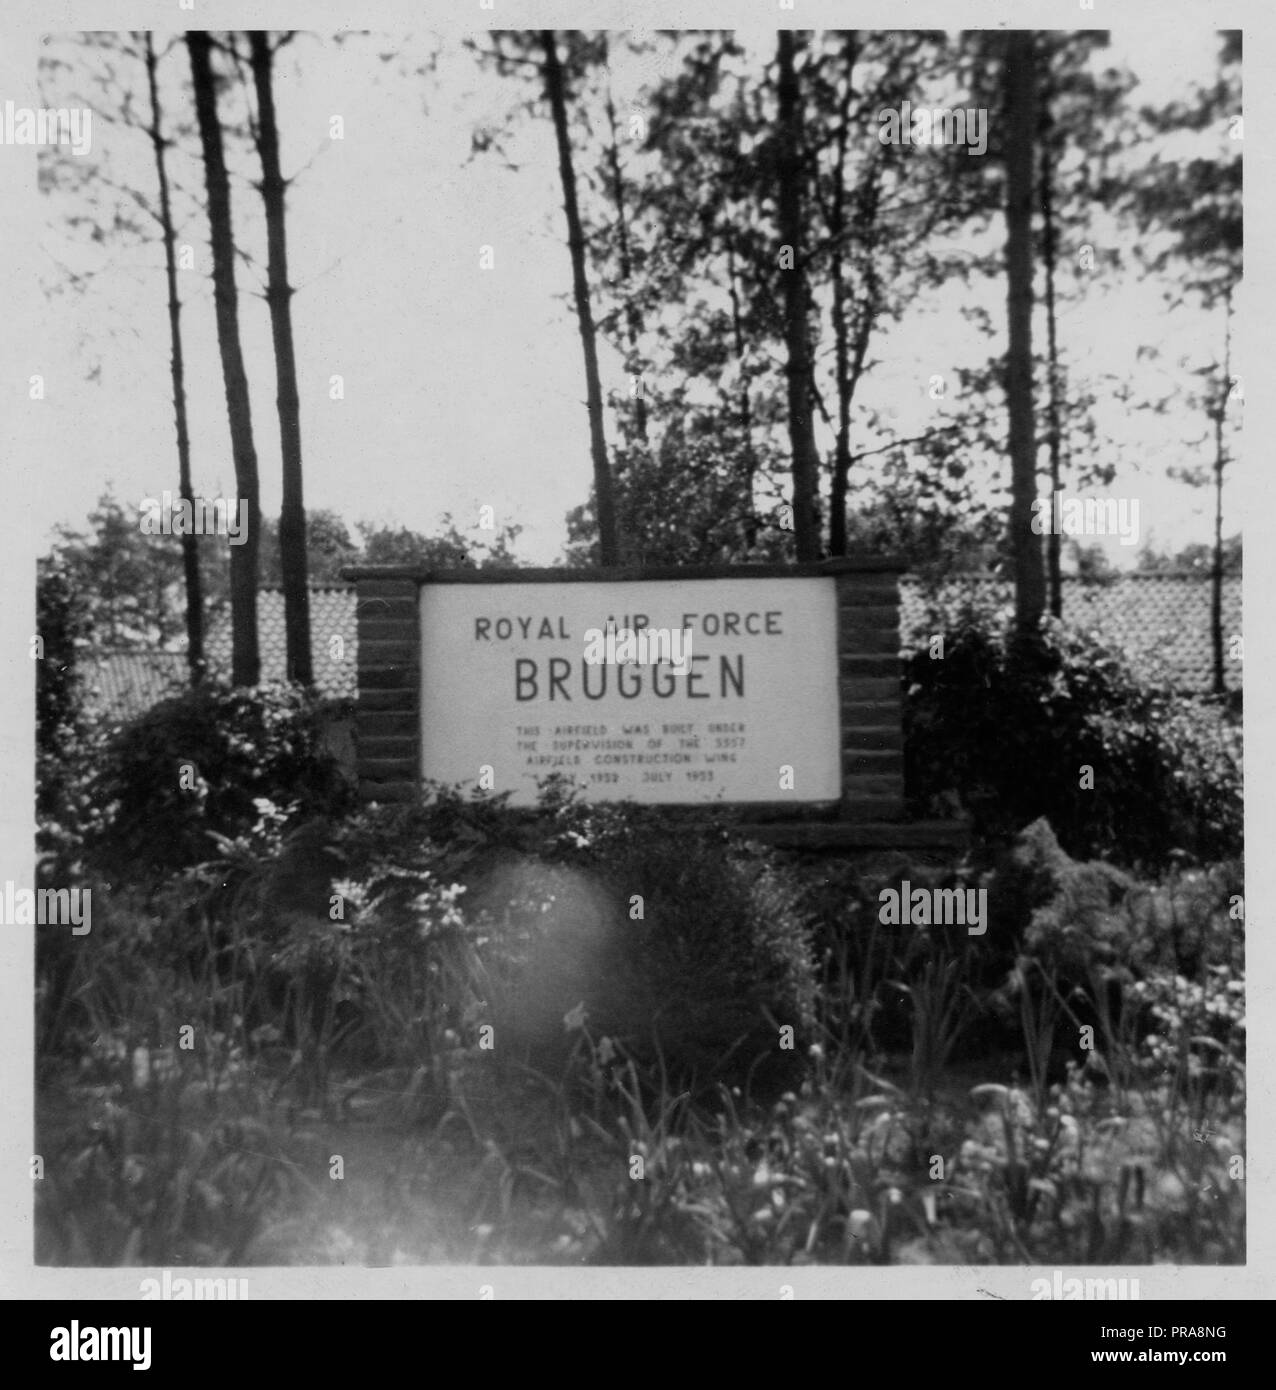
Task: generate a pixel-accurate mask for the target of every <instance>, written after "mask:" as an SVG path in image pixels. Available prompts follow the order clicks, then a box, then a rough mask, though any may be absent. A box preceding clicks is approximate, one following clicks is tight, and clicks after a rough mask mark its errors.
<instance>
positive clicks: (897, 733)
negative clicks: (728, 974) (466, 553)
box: [343, 559, 960, 847]
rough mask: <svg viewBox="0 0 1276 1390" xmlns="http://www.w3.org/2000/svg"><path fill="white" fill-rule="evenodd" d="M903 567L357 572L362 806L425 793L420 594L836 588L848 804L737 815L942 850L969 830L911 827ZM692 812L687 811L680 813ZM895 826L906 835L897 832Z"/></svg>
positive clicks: (792, 831) (788, 827)
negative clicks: (749, 585)
mask: <svg viewBox="0 0 1276 1390" xmlns="http://www.w3.org/2000/svg"><path fill="white" fill-rule="evenodd" d="M902 570H903V566H902V564H900V563H899V562H897V561H895V560H893V559H872V560H824V561H819V562H816V563H813V564H802V565H796V564H795V565H701V566H679V567H676V568H670V567H663V566H652V567H641V568H639V567H616V568H613V569H606V570H602V569H580V570H563V569H513V570H469V569H431V568H426V567H418V566H368V567H365V566H356V567H352V568H350V569H348V570H346V571H344V574H343V577H344V578H346V579H348V580H350V581H352V582H353V583H354V584H355V586H356V594H357V607H356V617H357V623H358V678H359V699H358V704H357V708H356V737H357V747H358V777H359V791H360V796H361V798H362V799H363V800H365V801H376V802H380V803H388V802H403V801H409V800H411V799H412V798H413V797H414V796H415V795H416V794H417V791H418V788H419V785H420V758H421V739H420V722H419V721H420V696H421V671H422V662H423V660H424V661H428V660H429V653H428V652H425V653H422V651H421V626H420V611H419V607H420V595H421V590H422V587H423V586H424V585H426V584H545V583H553V584H572V583H617V582H619V583H624V582H630V581H632V582H639V581H652V580H702V579H755V580H766V579H789V578H832V579H833V581H834V584H835V589H836V595H837V634H836V637H837V654H838V670H839V685H840V701H839V709H840V728H841V757H842V779H841V796H840V799H838V800H836V801H830V802H821V803H815V804H811V803H807V804H804V805H801V806H795V805H794V804H793V803H791V802H782V801H775V802H752V803H748V804H747V805H743V806H737V809H738V810H740V811H741V812H743V813H744V815H745V817H746V818H747V820H748V822H749V823H750V825H751V828H754V829H757V830H758V831H759V833H760V834H761V835H762V836H764V837H765V838H767V839H769V840H773V841H776V842H779V843H792V844H797V845H803V846H811V847H817V846H819V845H821V844H825V843H827V844H830V845H834V844H843V845H849V844H851V843H855V842H858V841H863V843H865V844H879V845H880V844H885V843H887V842H889V841H891V840H892V839H895V838H897V839H898V843H899V844H900V845H903V844H906V843H910V842H912V841H913V840H918V841H921V842H925V843H933V844H939V843H941V842H948V841H951V840H954V839H955V838H958V837H959V833H960V827H952V826H946V825H939V824H929V823H927V824H925V825H922V824H913V825H911V826H910V825H907V824H906V823H905V821H904V734H903V698H902V689H901V682H900V657H899V577H900V574H901V573H902ZM678 809H679V810H680V811H683V812H686V811H687V809H688V808H686V807H680V808H678ZM893 828H897V830H898V835H897V836H896V834H895V830H894V829H893Z"/></svg>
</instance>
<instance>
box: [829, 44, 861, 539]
mask: <svg viewBox="0 0 1276 1390" xmlns="http://www.w3.org/2000/svg"><path fill="white" fill-rule="evenodd" d="M845 51H846V92H845V94H844V95H843V97H842V100H841V103H840V104H839V108H838V122H837V160H836V163H835V166H834V171H835V172H834V179H835V182H834V185H833V210H832V217H831V218H830V223H831V225H830V227H829V232H830V233H831V235H832V239H833V255H832V261H831V272H832V276H833V343H834V375H835V376H836V378H837V444H836V448H835V450H834V454H833V485H832V489H831V492H830V501H829V507H830V510H829V554H830V555H845V554H846V492H847V485H848V482H849V479H850V472H851V392H852V389H853V388H852V386H851V348H850V324H849V322H848V321H847V305H846V285H845V283H844V281H843V274H844V263H845V251H846V245H845V241H846V147H847V140H848V136H849V134H850V123H851V97H852V94H853V87H852V78H853V76H854V73H855V59H856V57H857V56H858V51H859V45H858V41H857V39H856V36H855V34H854V33H850V34H848V35H847V36H846V50H845Z"/></svg>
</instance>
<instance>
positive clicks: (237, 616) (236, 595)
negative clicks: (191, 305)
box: [186, 29, 261, 685]
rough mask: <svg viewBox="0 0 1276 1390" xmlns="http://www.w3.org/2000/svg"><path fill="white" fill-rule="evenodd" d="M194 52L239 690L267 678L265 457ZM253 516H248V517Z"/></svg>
mask: <svg viewBox="0 0 1276 1390" xmlns="http://www.w3.org/2000/svg"><path fill="white" fill-rule="evenodd" d="M186 47H187V50H188V51H189V53H190V60H191V81H192V83H193V85H194V88H195V111H196V114H197V116H198V117H199V138H200V144H201V146H202V148H203V152H204V183H205V186H206V188H207V193H208V225H209V232H210V241H211V244H212V252H213V302H214V304H215V305H216V309H217V342H218V346H219V348H220V349H221V359H222V380H223V382H224V384H225V388H226V415H227V418H228V420H229V423H230V447H231V456H232V458H233V459H234V463H235V486H236V490H237V492H238V494H239V501H240V507H241V512H240V524H241V525H246V531H245V534H244V539H243V541H242V543H239V544H236V545H232V546H231V547H230V616H231V632H232V654H231V679H232V680H233V681H234V683H235V684H236V685H256V684H257V683H258V681H259V680H260V678H261V657H260V653H259V651H258V645H257V548H258V545H259V544H260V538H261V499H260V496H259V493H258V484H257V450H256V448H255V447H254V446H253V416H252V405H251V402H250V400H249V395H248V376H247V374H246V373H245V371H244V354H243V349H242V348H241V347H240V343H239V309H238V298H237V294H236V290H235V240H234V232H233V229H232V225H231V215H230V180H229V179H228V178H227V176H226V156H225V152H224V151H223V149H222V128H221V123H220V121H219V120H218V118H217V91H216V88H215V86H214V84H213V65H212V59H211V56H210V55H211V48H212V41H211V39H210V37H209V35H208V34H206V33H204V32H203V31H202V30H199V29H190V30H188V31H187V34H186ZM245 513H246V515H245Z"/></svg>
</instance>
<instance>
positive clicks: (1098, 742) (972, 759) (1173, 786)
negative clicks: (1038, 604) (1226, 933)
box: [905, 613, 1243, 866]
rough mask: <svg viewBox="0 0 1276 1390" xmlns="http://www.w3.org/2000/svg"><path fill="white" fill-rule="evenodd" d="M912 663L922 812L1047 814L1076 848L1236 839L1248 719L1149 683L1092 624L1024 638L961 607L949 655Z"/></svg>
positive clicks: (995, 827) (1146, 852)
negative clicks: (1240, 720)
mask: <svg viewBox="0 0 1276 1390" xmlns="http://www.w3.org/2000/svg"><path fill="white" fill-rule="evenodd" d="M935 630H936V631H940V630H941V629H939V628H936V629H935ZM905 675H906V688H907V697H906V701H905V750H906V752H905V759H906V766H905V776H906V779H907V784H908V789H909V796H910V800H911V801H912V804H913V809H914V811H915V812H916V813H917V814H920V815H936V814H944V813H945V812H946V811H949V810H951V809H952V807H953V806H954V805H956V806H958V807H960V808H961V809H963V810H965V811H967V812H969V814H970V815H971V817H972V820H973V826H972V828H973V830H974V832H975V834H976V835H977V836H980V837H982V838H985V839H988V840H991V841H993V842H1001V843H1005V842H1007V841H1008V840H1009V839H1010V838H1011V837H1012V836H1013V835H1015V834H1016V833H1017V832H1018V831H1019V830H1020V829H1022V827H1023V826H1025V825H1027V824H1029V823H1030V822H1032V821H1034V820H1036V819H1038V818H1039V817H1042V816H1044V817H1045V818H1046V819H1048V820H1049V822H1050V824H1051V825H1052V826H1053V827H1054V830H1055V831H1056V833H1057V834H1058V836H1059V840H1060V842H1061V843H1062V845H1063V846H1064V847H1065V848H1066V849H1067V851H1068V853H1069V854H1072V855H1074V856H1076V857H1079V858H1099V857H1104V858H1116V859H1120V860H1121V861H1123V862H1125V863H1128V864H1130V865H1135V864H1139V863H1143V864H1146V865H1149V866H1161V865H1165V864H1168V863H1169V862H1171V861H1172V859H1173V857H1174V855H1175V852H1176V851H1177V852H1180V853H1182V852H1186V853H1188V854H1190V855H1193V856H1195V857H1196V858H1198V859H1200V860H1208V859H1218V858H1224V857H1228V856H1230V855H1234V854H1236V853H1237V852H1238V849H1239V846H1240V843H1241V837H1242V812H1243V807H1242V800H1241V753H1240V733H1239V730H1238V729H1237V728H1235V727H1234V726H1233V725H1231V724H1230V723H1229V722H1228V721H1227V719H1226V718H1225V716H1223V714H1222V712H1221V711H1218V710H1216V709H1215V708H1213V707H1212V706H1208V705H1206V704H1204V703H1203V702H1192V701H1190V700H1187V699H1186V698H1184V697H1181V696H1177V695H1175V694H1173V693H1171V692H1168V691H1164V690H1159V689H1156V688H1153V687H1151V686H1149V685H1146V684H1144V683H1143V682H1141V681H1140V680H1138V679H1137V678H1136V677H1135V676H1134V675H1133V674H1132V673H1131V672H1130V671H1129V669H1128V668H1127V666H1126V665H1125V663H1124V661H1123V660H1122V658H1121V657H1120V656H1119V655H1118V654H1117V653H1115V652H1113V651H1111V650H1109V649H1107V648H1105V647H1103V646H1101V645H1100V644H1099V643H1097V642H1096V641H1095V640H1094V639H1093V638H1092V637H1090V636H1088V635H1085V634H1079V633H1076V632H1074V631H1071V630H1069V629H1066V628H1060V627H1059V626H1058V625H1055V624H1047V625H1046V626H1045V627H1044V628H1043V632H1042V635H1041V640H1040V641H1039V642H1032V643H1019V642H1016V641H1014V640H1013V637H1012V630H1011V629H1010V628H1009V627H1008V626H1000V625H998V623H997V621H996V620H993V619H990V618H988V617H986V616H981V615H977V614H974V613H964V614H959V615H957V616H956V617H955V618H954V619H953V620H952V622H951V623H950V624H949V626H948V628H947V630H946V631H945V632H944V657H943V659H942V660H932V659H931V657H930V655H929V653H928V652H918V653H915V654H913V655H912V656H911V657H909V658H908V659H907V661H906V663H905ZM1085 767H1089V768H1091V769H1092V770H1093V785H1092V786H1090V785H1088V783H1089V779H1088V778H1083V772H1082V770H1083V768H1085ZM1083 781H1085V782H1086V783H1087V785H1084V786H1083Z"/></svg>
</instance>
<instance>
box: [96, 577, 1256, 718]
mask: <svg viewBox="0 0 1276 1390" xmlns="http://www.w3.org/2000/svg"><path fill="white" fill-rule="evenodd" d="M1013 592H1014V591H1013V586H1012V585H1011V583H1010V581H1009V580H1005V579H999V578H995V577H990V576H985V575H975V576H970V577H963V578H955V579H949V580H946V581H945V582H944V584H943V585H942V586H941V587H940V590H939V593H940V597H941V599H942V601H943V602H944V603H945V604H946V605H947V604H951V603H952V602H954V601H955V600H957V599H959V598H960V597H961V596H962V595H969V596H970V597H971V598H972V599H973V600H974V602H975V603H976V604H977V605H978V606H979V607H980V608H995V607H998V606H1002V605H1006V606H1009V605H1010V604H1011V603H1012V601H1013ZM926 593H927V591H926V589H925V587H924V585H923V582H922V581H921V580H920V579H918V578H917V577H916V576H915V575H911V574H907V575H904V576H903V578H902V580H901V583H900V643H901V646H902V647H903V649H904V650H905V651H910V650H913V649H914V648H915V647H916V646H919V645H920V644H921V642H922V640H923V639H924V638H925V637H926V636H927V635H928V634H927V632H926V630H925V626H924V623H923V618H924V615H925V611H926ZM1240 609H1241V580H1240V576H1239V575H1228V576H1226V577H1225V578H1224V580H1223V631H1224V634H1225V635H1226V636H1227V637H1229V638H1230V637H1231V636H1232V635H1237V636H1239V635H1240V632H1241V626H1240V621H1241V612H1240ZM1063 617H1064V622H1065V623H1067V624H1070V625H1073V626H1077V627H1082V628H1085V629H1088V630H1091V631H1094V632H1096V633H1097V635H1098V636H1099V638H1100V639H1101V640H1102V641H1104V642H1106V643H1107V644H1108V645H1110V646H1114V647H1116V648H1118V649H1119V650H1121V651H1123V652H1124V653H1125V654H1126V656H1127V657H1128V658H1129V660H1130V663H1131V665H1132V666H1133V667H1134V669H1135V670H1136V671H1138V672H1139V673H1140V674H1143V675H1146V676H1148V677H1149V678H1152V679H1160V680H1168V682H1169V683H1170V684H1171V685H1173V686H1174V687H1176V688H1177V689H1180V690H1184V691H1201V692H1204V691H1207V690H1208V689H1209V688H1210V682H1211V672H1212V665H1211V663H1212V656H1211V651H1210V584H1209V577H1208V575H1202V574H1197V573H1177V574H1176V573H1168V574H1127V575H1122V576H1121V577H1120V578H1118V579H1115V580H1113V581H1111V582H1109V583H1088V582H1086V581H1084V580H1082V579H1080V578H1078V577H1077V576H1076V575H1065V576H1064V579H1063ZM257 622H258V631H259V633H260V643H261V678H262V680H263V681H282V680H283V678H284V667H285V660H284V657H285V643H284V599H283V593H282V591H281V590H279V589H262V590H261V591H260V592H259V593H258V595H257ZM333 637H339V638H340V639H341V642H340V644H334V643H333V642H332V641H331V639H332V638H333ZM310 644H311V656H312V659H313V661H314V668H315V685H316V687H317V689H318V690H319V692H320V694H322V695H325V696H328V697H330V698H337V699H354V698H355V697H356V696H357V693H358V691H357V672H358V632H357V628H356V623H355V590H354V586H353V585H331V586H327V587H323V588H318V587H312V588H311V590H310ZM207 650H208V660H209V664H210V666H211V667H212V669H213V670H214V671H217V672H219V673H221V674H224V675H228V674H229V672H230V655H231V642H230V618H229V616H228V615H227V616H226V617H224V618H222V619H221V620H220V621H218V622H216V623H214V624H213V627H212V629H211V630H210V631H209V634H208V640H207ZM338 651H339V652H340V656H338V655H337V652H338ZM85 669H86V671H87V672H89V680H88V684H89V687H90V698H91V700H92V703H93V704H94V706H95V707H96V708H98V709H99V710H100V711H101V712H102V713H103V714H105V715H107V716H108V717H110V718H113V719H122V718H127V717H128V716H130V715H132V714H136V713H138V712H139V711H141V710H143V709H146V708H148V707H149V706H150V705H153V704H154V703H155V702H156V701H157V700H159V699H160V698H161V697H162V696H163V695H165V694H166V693H168V692H169V691H170V690H172V689H174V688H177V687H180V686H181V685H182V684H183V683H184V682H185V679H186V658H185V656H184V655H183V654H182V653H180V652H98V653H90V654H89V655H88V656H87V658H86V660H85ZM1227 677H1228V679H1227V683H1228V686H1229V687H1231V688H1236V687H1239V686H1240V684H1241V678H1240V663H1239V662H1235V661H1232V660H1231V659H1230V658H1229V659H1228V661H1227Z"/></svg>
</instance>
